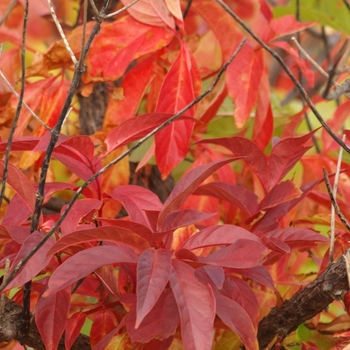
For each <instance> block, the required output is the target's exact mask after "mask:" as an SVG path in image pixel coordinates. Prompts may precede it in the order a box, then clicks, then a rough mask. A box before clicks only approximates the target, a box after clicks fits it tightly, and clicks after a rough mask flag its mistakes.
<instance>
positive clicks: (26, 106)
mask: <svg viewBox="0 0 350 350" xmlns="http://www.w3.org/2000/svg"><path fill="white" fill-rule="evenodd" d="M0 51H1V49H0ZM0 77H1V78H2V79H3V80H4V82H5V84H6V85H7V87H8V88H9V89H10V90H11V92H12V93H13V94H14V95H15V96H16V97H17V98H18V99H19V98H20V95H18V93H17V91H16V90H15V89H14V88H13V87H12V85H11V84H10V82H9V81H8V80H7V78H6V76H5V75H4V74H3V72H2V71H1V70H0ZM22 104H23V106H24V107H25V109H26V110H27V111H28V112H29V113H30V114H31V115H32V116H33V117H34V118H35V120H36V121H37V122H38V123H39V124H40V125H42V126H43V127H44V128H45V129H47V130H49V131H51V130H52V129H51V128H50V127H49V126H48V125H46V124H45V123H44V122H43V121H42V120H41V119H40V118H39V117H38V116H37V115H36V114H35V112H34V111H33V110H32V109H31V108H30V107H29V106H28V105H27V104H26V103H25V102H24V100H23V101H22Z"/></svg>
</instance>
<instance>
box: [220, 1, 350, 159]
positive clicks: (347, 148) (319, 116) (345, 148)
mask: <svg viewBox="0 0 350 350" xmlns="http://www.w3.org/2000/svg"><path fill="white" fill-rule="evenodd" d="M215 1H216V2H217V3H218V4H219V5H220V6H221V7H223V8H224V9H225V10H226V11H227V12H228V13H229V14H230V15H231V16H232V17H233V18H234V19H235V20H236V21H237V22H238V23H239V24H240V25H241V26H242V27H243V28H244V29H245V30H246V31H247V32H248V33H249V34H250V35H251V36H252V37H253V38H254V40H255V41H256V42H258V43H259V44H260V45H261V46H262V47H263V48H264V49H265V50H266V51H267V52H269V53H270V54H271V55H272V56H273V57H274V58H275V59H276V60H277V61H278V63H279V64H280V65H281V67H282V68H283V70H284V71H285V72H286V73H287V75H288V76H289V77H290V79H291V80H292V81H293V83H294V85H295V86H296V87H297V89H298V90H299V92H300V94H301V96H302V97H303V99H304V100H305V102H306V103H307V105H308V106H309V107H310V109H311V110H312V112H313V113H314V114H315V116H316V118H317V119H318V121H319V122H320V123H321V125H322V126H323V127H324V128H325V130H326V131H327V132H328V134H329V135H330V136H331V137H332V138H333V139H334V141H336V142H337V143H338V144H339V145H340V146H342V147H343V148H344V150H345V151H346V152H348V153H350V147H348V146H347V145H346V144H345V143H344V142H343V141H342V140H341V139H340V138H339V137H338V136H337V135H336V134H335V133H334V132H333V131H332V129H331V128H330V127H329V126H328V124H327V123H326V122H325V121H324V120H323V118H322V116H321V114H320V113H319V112H318V110H317V108H316V107H315V105H314V104H313V102H312V101H311V99H310V97H309V95H308V94H307V92H306V91H305V89H304V88H303V86H302V85H301V84H300V83H299V81H298V80H297V79H296V78H295V76H294V75H293V73H292V72H291V71H290V69H289V68H288V67H287V65H286V64H285V63H284V61H283V59H282V58H281V56H280V55H279V54H278V53H277V52H275V51H274V50H272V49H271V48H270V47H269V46H268V45H267V44H266V43H264V42H263V41H262V40H261V39H260V38H259V37H258V36H257V35H256V34H255V33H254V32H253V31H252V30H251V29H250V28H249V27H248V26H247V25H246V24H245V23H244V22H243V21H242V20H241V19H240V18H239V17H238V16H237V15H236V14H235V13H234V12H233V11H232V10H231V9H230V7H229V6H227V5H226V4H225V3H223V2H222V1H221V0H215Z"/></svg>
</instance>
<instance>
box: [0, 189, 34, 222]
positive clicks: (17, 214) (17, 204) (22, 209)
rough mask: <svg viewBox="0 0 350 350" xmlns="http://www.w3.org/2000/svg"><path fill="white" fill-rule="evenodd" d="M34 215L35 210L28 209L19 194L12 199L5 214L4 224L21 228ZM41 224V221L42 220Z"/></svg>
mask: <svg viewBox="0 0 350 350" xmlns="http://www.w3.org/2000/svg"><path fill="white" fill-rule="evenodd" d="M32 213H33V209H32V208H29V207H28V203H26V202H25V201H24V200H23V198H21V196H19V195H18V194H17V193H16V194H15V195H14V196H13V197H12V198H11V202H10V203H9V204H8V206H7V209H6V212H5V214H4V217H3V220H2V224H3V225H4V226H10V225H12V226H20V225H22V224H23V223H24V222H25V221H26V220H28V218H29V217H30V215H31V214H32ZM40 223H41V220H40Z"/></svg>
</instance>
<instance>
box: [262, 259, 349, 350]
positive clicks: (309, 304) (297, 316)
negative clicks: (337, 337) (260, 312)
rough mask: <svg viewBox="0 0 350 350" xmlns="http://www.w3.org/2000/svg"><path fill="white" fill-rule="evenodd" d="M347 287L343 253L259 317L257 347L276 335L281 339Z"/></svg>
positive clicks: (263, 347) (338, 295)
mask: <svg viewBox="0 0 350 350" xmlns="http://www.w3.org/2000/svg"><path fill="white" fill-rule="evenodd" d="M348 290H349V282H348V278H347V274H346V265H345V259H344V257H341V258H340V259H339V260H338V261H337V262H335V263H333V264H331V265H330V266H329V267H328V268H327V269H326V270H325V271H324V272H323V273H322V274H321V275H320V276H319V277H318V278H317V279H316V280H315V281H314V282H312V283H310V284H309V285H308V286H306V287H305V288H304V289H303V290H301V291H300V292H299V293H297V294H295V295H294V296H293V297H292V298H291V299H289V300H286V301H285V302H284V303H283V305H282V307H281V308H277V307H275V308H273V309H272V310H271V312H270V313H269V314H268V315H267V316H266V317H265V318H264V319H262V320H261V321H260V323H259V327H258V341H259V347H260V349H266V347H267V346H268V345H269V344H270V343H271V342H272V341H273V339H274V338H275V336H276V335H278V336H280V337H281V338H282V339H283V338H285V337H286V336H287V335H288V334H289V333H291V332H292V331H294V330H295V329H297V327H298V326H299V325H300V324H302V323H304V322H305V321H307V320H309V319H310V318H312V317H314V316H316V315H317V314H318V313H320V312H321V311H322V310H323V309H325V308H326V307H327V306H328V305H329V304H330V303H332V301H333V300H336V299H339V298H340V297H341V296H342V295H343V294H344V293H345V292H347V291H348Z"/></svg>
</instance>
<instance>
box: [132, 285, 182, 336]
mask: <svg viewBox="0 0 350 350" xmlns="http://www.w3.org/2000/svg"><path fill="white" fill-rule="evenodd" d="M179 322H180V316H179V312H178V308H177V305H176V302H175V299H174V295H173V293H172V292H171V291H164V292H163V293H162V294H161V296H160V298H159V299H158V301H157V302H156V304H155V306H154V307H153V309H152V310H151V311H150V312H149V313H148V314H147V315H146V317H145V318H144V320H143V321H142V322H141V324H140V326H139V327H138V328H137V329H135V323H136V307H133V308H132V309H131V310H130V312H129V314H128V316H127V321H126V329H127V332H128V334H129V336H130V339H131V340H132V341H134V342H143V343H145V342H149V341H150V340H152V339H154V338H156V337H157V338H160V339H165V338H168V337H169V336H171V335H173V334H174V333H175V331H176V329H177V327H178V325H179Z"/></svg>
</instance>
